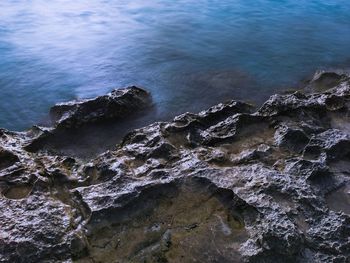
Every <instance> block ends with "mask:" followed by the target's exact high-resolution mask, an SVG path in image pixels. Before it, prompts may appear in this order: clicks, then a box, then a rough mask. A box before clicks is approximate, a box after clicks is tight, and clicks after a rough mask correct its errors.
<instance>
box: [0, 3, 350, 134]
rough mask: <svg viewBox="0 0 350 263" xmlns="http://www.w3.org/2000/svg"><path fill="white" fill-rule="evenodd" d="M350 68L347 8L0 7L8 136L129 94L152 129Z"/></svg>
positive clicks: (1, 120)
mask: <svg viewBox="0 0 350 263" xmlns="http://www.w3.org/2000/svg"><path fill="white" fill-rule="evenodd" d="M349 58H350V1H349V0H333V1H329V0H327V1H326V0H298V1H295V0H114V1H112V0H110V1H109V0H89V1H85V0H75V1H70V0H50V1H47V0H26V1H22V0H1V1H0V127H5V128H8V129H16V130H21V129H25V128H28V127H29V126H30V125H32V124H34V123H37V122H40V121H43V120H44V119H45V117H46V115H47V111H48V109H49V107H50V106H52V105H53V104H54V103H57V102H60V101H67V100H71V99H74V98H86V97H91V96H96V95H101V94H104V93H106V92H107V91H110V90H111V89H112V88H114V87H122V86H127V85H132V84H136V85H140V86H143V87H145V88H147V89H149V90H150V91H151V92H152V94H153V98H154V102H155V106H156V111H152V113H150V116H149V117H148V119H149V121H152V120H158V119H167V118H170V117H171V116H173V115H175V114H178V113H181V112H184V111H198V110H201V109H204V108H206V107H208V106H211V105H213V104H215V103H217V102H219V101H222V100H226V99H229V98H231V99H248V100H251V101H256V102H261V101H262V100H264V99H265V98H266V97H268V96H269V95H270V94H272V93H274V92H278V91H281V90H283V89H286V88H290V87H291V86H293V85H294V84H295V83H297V82H298V81H299V80H300V79H302V78H303V77H305V76H307V75H308V74H310V73H311V72H313V71H314V70H315V69H318V68H327V67H341V66H345V65H346V64H347V63H349Z"/></svg>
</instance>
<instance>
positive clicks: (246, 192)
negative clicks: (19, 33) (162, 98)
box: [0, 73, 350, 263]
mask: <svg viewBox="0 0 350 263" xmlns="http://www.w3.org/2000/svg"><path fill="white" fill-rule="evenodd" d="M329 78H331V79H334V78H335V79H336V80H337V81H336V82H332V81H328V79H329ZM313 81H314V82H320V83H323V84H324V83H326V84H327V86H330V88H331V89H328V90H325V91H322V92H321V93H312V94H307V93H302V92H295V93H293V94H287V95H274V96H272V97H271V98H270V99H269V100H268V101H267V102H266V103H265V104H264V105H263V106H262V107H261V108H260V109H259V110H258V111H256V112H253V109H252V107H251V106H250V105H248V104H245V103H243V102H235V101H231V102H228V103H222V104H219V105H217V106H214V107H212V108H210V109H209V110H207V111H203V112H200V113H199V114H193V113H185V114H183V115H180V116H178V117H176V118H175V119H174V121H171V122H160V123H155V124H152V125H149V126H147V127H143V128H140V129H137V130H134V131H132V132H131V133H129V134H128V135H127V136H125V138H124V139H123V141H122V143H121V144H119V145H118V146H117V147H116V148H115V149H113V150H111V151H107V152H105V153H103V154H101V155H99V156H98V157H96V158H93V159H91V160H81V159H79V158H73V157H69V156H61V155H57V154H56V155H55V154H52V153H51V154H49V153H48V152H47V151H46V150H45V149H44V148H41V146H40V143H38V138H45V137H46V136H51V134H55V132H56V131H57V130H61V129H63V130H65V129H67V128H69V129H74V127H78V126H81V125H85V124H88V123H90V122H96V121H100V120H103V121H105V120H107V119H109V118H113V119H114V118H119V117H122V116H126V115H127V114H128V113H126V112H129V113H130V111H129V110H130V109H131V108H128V109H123V107H124V106H123V105H124V103H127V101H130V99H129V97H128V96H129V95H130V94H129V93H128V92H131V94H133V95H132V97H133V96H134V95H135V96H136V97H133V98H136V101H140V100H141V101H143V102H146V101H147V97H148V95H145V94H147V93H146V92H144V91H141V90H135V89H131V90H124V91H119V95H120V96H119V95H113V96H112V95H111V94H109V95H108V96H105V97H103V98H102V99H101V98H100V99H95V100H88V101H85V102H82V103H67V104H62V105H61V106H56V108H55V107H54V110H53V115H54V120H55V121H56V127H53V128H43V127H35V128H33V129H32V130H30V131H28V132H25V133H15V132H9V131H6V130H0V147H1V148H0V161H1V168H0V191H1V196H0V203H1V207H2V213H1V215H0V229H1V230H0V251H1V253H0V262H72V261H74V262H84V263H85V262H91V263H92V262H247V263H253V262H254V263H262V262H265V263H269V262H271V263H272V262H278V263H279V262H280V263H286V262H293V263H294V262H296V263H301V262H310V263H311V262H325V263H326V262H327V263H328V262H344V263H346V262H349V260H350V249H349V248H350V243H349V235H350V232H349V231H350V228H349V225H350V224H349V223H350V214H349V211H350V209H349V202H350V201H349V200H350V197H349V193H348V191H349V190H348V189H350V186H349V185H350V179H349V174H350V173H349V169H350V151H349V150H348V149H350V147H349V146H350V145H349V143H350V137H349V136H350V126H349V121H350V120H349V116H350V115H349V113H350V109H349V105H350V103H349V102H350V81H349V78H348V77H347V76H346V75H344V76H343V75H342V76H341V77H339V78H338V73H335V74H328V73H327V74H326V75H322V76H319V77H317V78H315V79H314V80H313ZM134 92H136V94H135V93H134ZM117 93H118V92H116V94H117ZM112 94H113V93H112ZM125 94H129V95H125ZM144 95H145V96H144ZM123 96H126V97H127V99H126V98H125V97H123ZM111 97H115V98H116V97H118V99H117V101H119V102H120V103H118V102H115V101H114V100H112V101H113V102H111V103H110V104H109V103H107V104H106V103H105V102H106V101H110V100H111ZM121 98H123V99H121ZM101 101H102V102H101ZM146 104H147V103H145V104H142V105H145V106H146ZM93 105H97V106H96V107H97V108H99V110H96V109H97V108H95V106H93ZM131 105H132V107H134V106H135V107H136V106H138V104H137V105H136V104H132V103H131ZM140 105H141V103H140ZM104 107H106V108H104ZM134 109H135V108H134ZM136 109H139V108H137V107H136ZM33 145H35V146H36V148H37V149H36V151H35V152H30V146H33Z"/></svg>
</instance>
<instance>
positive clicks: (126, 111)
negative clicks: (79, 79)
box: [50, 86, 151, 129]
mask: <svg viewBox="0 0 350 263" xmlns="http://www.w3.org/2000/svg"><path fill="white" fill-rule="evenodd" d="M150 104H151V98H150V93H149V92H147V91H145V90H144V89H141V88H138V87H135V86H133V87H129V88H125V89H116V90H113V91H112V92H111V93H109V94H107V95H104V96H100V97H97V98H94V99H86V100H80V101H70V102H65V103H59V104H56V105H55V106H53V107H52V108H51V109H50V116H51V119H52V122H53V123H54V125H55V127H56V128H65V129H67V128H76V127H79V126H81V125H83V124H91V123H94V122H101V121H106V120H113V119H122V118H125V117H128V115H130V114H133V113H135V112H137V111H140V110H141V109H144V108H146V107H149V106H150Z"/></svg>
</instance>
